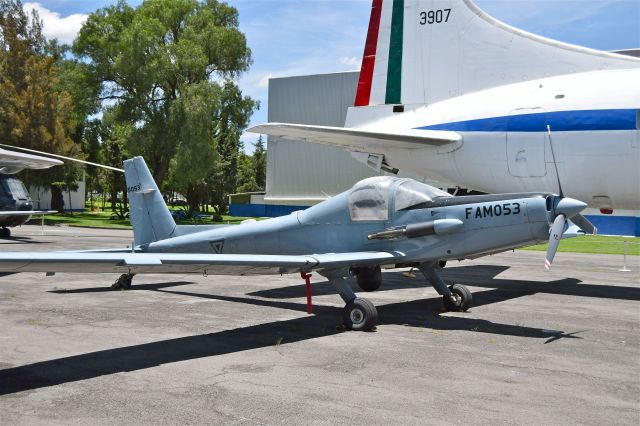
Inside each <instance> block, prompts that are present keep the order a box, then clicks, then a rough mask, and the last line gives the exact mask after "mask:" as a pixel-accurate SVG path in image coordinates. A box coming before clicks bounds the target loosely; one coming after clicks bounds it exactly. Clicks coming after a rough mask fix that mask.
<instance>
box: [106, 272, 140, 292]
mask: <svg viewBox="0 0 640 426" xmlns="http://www.w3.org/2000/svg"><path fill="white" fill-rule="evenodd" d="M134 275H135V274H122V275H120V276H119V277H118V279H117V280H116V282H114V283H113V284H111V288H112V289H114V290H118V289H123V290H128V289H130V288H131V280H133V277H134Z"/></svg>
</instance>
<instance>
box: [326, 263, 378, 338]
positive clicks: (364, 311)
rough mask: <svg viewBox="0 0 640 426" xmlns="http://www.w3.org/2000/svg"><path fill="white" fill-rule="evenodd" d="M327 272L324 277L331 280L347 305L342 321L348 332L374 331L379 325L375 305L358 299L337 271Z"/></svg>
mask: <svg viewBox="0 0 640 426" xmlns="http://www.w3.org/2000/svg"><path fill="white" fill-rule="evenodd" d="M327 272H329V271H325V272H324V273H323V274H322V275H324V276H325V277H327V278H328V279H329V282H331V284H332V285H333V287H334V288H335V289H336V291H337V292H338V294H339V295H340V297H342V300H344V302H345V304H346V305H345V307H344V308H343V310H342V321H343V323H344V326H345V327H346V328H347V330H356V331H371V330H373V329H374V328H375V327H376V324H377V323H378V310H377V309H376V307H375V306H374V304H373V303H371V302H370V301H369V300H367V299H365V298H362V297H356V294H355V293H354V292H353V290H352V289H351V286H350V285H349V282H348V281H347V280H346V279H345V278H344V276H343V274H341V273H340V272H336V271H331V272H329V273H327ZM346 275H348V274H346Z"/></svg>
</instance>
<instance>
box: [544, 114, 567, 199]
mask: <svg viewBox="0 0 640 426" xmlns="http://www.w3.org/2000/svg"><path fill="white" fill-rule="evenodd" d="M547 134H548V135H549V146H550V147H551V158H552V159H553V166H554V167H555V169H556V178H557V179H558V189H559V190H560V198H563V197H564V194H563V193H562V184H561V183H560V173H558V163H557V162H556V153H555V151H554V150H553V141H552V140H551V126H549V125H548V124H547Z"/></svg>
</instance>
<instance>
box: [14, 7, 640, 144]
mask: <svg viewBox="0 0 640 426" xmlns="http://www.w3.org/2000/svg"><path fill="white" fill-rule="evenodd" d="M115 2H116V1H115V0H114V1H110V0H40V1H39V2H37V3H36V2H25V7H27V8H32V7H36V8H37V9H38V10H39V13H40V15H41V17H42V19H43V21H44V30H45V34H46V35H47V36H48V37H50V38H51V37H57V38H59V39H60V40H61V41H63V42H67V43H69V42H71V41H72V39H73V37H74V36H75V34H77V31H78V30H79V28H80V26H81V25H82V22H83V20H84V19H85V17H86V14H88V13H91V12H92V11H94V10H96V9H98V8H100V7H104V6H106V5H109V4H113V3H115ZM128 3H129V4H131V5H132V6H135V5H137V4H139V3H140V1H139V0H130V1H128ZM228 3H230V4H231V5H233V6H235V7H236V8H237V9H238V11H239V13H240V29H241V30H242V31H243V32H244V33H245V34H246V36H247V40H248V43H249V46H250V47H251V50H252V52H253V66H252V67H251V69H250V70H249V72H247V73H246V74H245V75H243V76H242V77H241V78H240V80H239V84H240V87H241V88H242V90H243V92H244V93H245V94H247V95H249V96H251V97H253V98H254V99H257V100H259V101H260V102H261V104H262V106H261V109H260V110H259V111H256V113H255V114H254V115H253V117H252V120H251V123H252V124H259V123H263V122H266V121H267V81H268V78H269V77H282V76H290V75H304V74H315V73H324V72H339V71H350V70H357V69H359V64H360V60H361V57H362V51H363V48H364V39H365V37H366V32H367V26H368V22H369V11H370V9H371V0H230V1H228ZM476 4H477V5H478V6H479V7H481V8H482V9H483V10H484V11H486V12H487V13H489V14H490V15H492V16H494V17H495V18H497V19H499V20H501V21H503V22H506V23H507V24H509V25H512V26H515V27H518V28H521V29H523V30H526V31H529V32H532V33H535V34H539V35H542V36H545V37H549V38H552V39H556V40H560V41H563V42H567V43H573V44H578V45H581V46H586V47H591V48H595V49H601V50H615V49H629V48H634V47H640V0H611V1H606V0H476ZM242 139H243V141H244V142H245V147H246V149H247V151H249V152H251V151H252V143H253V142H254V141H255V139H256V136H254V135H251V134H245V135H243V137H242Z"/></svg>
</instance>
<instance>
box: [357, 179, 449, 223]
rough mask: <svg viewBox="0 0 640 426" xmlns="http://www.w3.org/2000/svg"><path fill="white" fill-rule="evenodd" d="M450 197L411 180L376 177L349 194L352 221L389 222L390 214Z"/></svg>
mask: <svg viewBox="0 0 640 426" xmlns="http://www.w3.org/2000/svg"><path fill="white" fill-rule="evenodd" d="M450 196H451V195H450V194H448V193H447V192H445V191H442V190H440V189H438V188H434V187H432V186H429V185H426V184H424V183H420V182H417V181H415V180H412V179H401V178H396V177H390V176H376V177H372V178H368V179H364V180H361V181H360V182H358V183H356V184H355V185H354V186H353V188H351V192H350V194H349V202H348V203H349V215H350V216H351V220H354V221H365V220H388V219H389V214H390V213H389V212H390V211H392V212H397V211H401V210H407V209H409V208H411V207H413V206H417V205H424V206H425V207H427V206H428V204H429V203H430V202H432V201H433V200H434V199H435V198H438V197H450Z"/></svg>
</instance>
